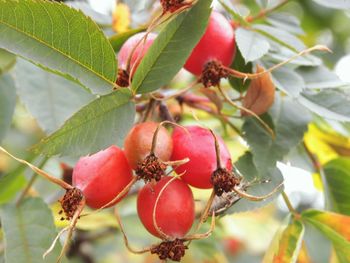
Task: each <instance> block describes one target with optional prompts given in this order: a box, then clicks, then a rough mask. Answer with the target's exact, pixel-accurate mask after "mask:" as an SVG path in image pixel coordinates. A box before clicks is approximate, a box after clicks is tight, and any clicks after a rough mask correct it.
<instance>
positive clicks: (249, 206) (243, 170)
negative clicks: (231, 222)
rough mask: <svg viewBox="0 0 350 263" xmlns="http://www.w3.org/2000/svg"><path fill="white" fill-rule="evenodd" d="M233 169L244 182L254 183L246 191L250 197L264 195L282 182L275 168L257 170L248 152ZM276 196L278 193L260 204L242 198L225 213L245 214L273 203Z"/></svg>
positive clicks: (280, 175) (281, 177) (278, 171)
mask: <svg viewBox="0 0 350 263" xmlns="http://www.w3.org/2000/svg"><path fill="white" fill-rule="evenodd" d="M235 167H236V168H237V170H238V171H239V172H240V174H241V175H242V176H243V178H244V180H245V181H246V182H256V183H255V184H253V185H252V186H250V187H249V188H248V189H247V192H248V193H249V194H252V195H256V196H261V195H266V194H268V193H269V192H271V191H272V190H273V189H274V188H275V187H277V186H278V185H279V184H280V183H281V182H283V176H282V174H281V172H280V170H279V169H278V168H277V167H273V168H269V169H267V170H265V171H260V170H258V169H257V168H256V166H255V164H254V163H253V156H252V154H251V153H249V152H247V153H245V154H244V155H243V156H242V157H240V158H239V160H238V161H237V162H236V163H235ZM263 181H265V183H263ZM266 181H268V182H266ZM281 190H282V189H281ZM278 195H279V192H278V193H276V194H274V195H273V196H272V197H270V198H268V199H266V200H264V201H260V202H254V201H249V200H247V199H243V198H242V199H240V200H239V201H238V202H237V203H235V204H234V205H233V206H232V207H231V208H230V209H228V210H227V213H228V214H230V213H237V212H245V211H249V210H254V209H257V208H260V207H263V206H265V205H267V204H269V203H271V202H272V201H274V200H275V199H276V198H277V196H278Z"/></svg>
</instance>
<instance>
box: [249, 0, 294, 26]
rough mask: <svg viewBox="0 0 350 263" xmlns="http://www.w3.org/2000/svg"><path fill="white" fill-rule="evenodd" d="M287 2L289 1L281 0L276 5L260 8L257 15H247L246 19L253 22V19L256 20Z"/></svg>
mask: <svg viewBox="0 0 350 263" xmlns="http://www.w3.org/2000/svg"><path fill="white" fill-rule="evenodd" d="M289 2H290V0H283V1H281V2H280V3H278V4H277V5H275V6H273V7H271V8H267V9H262V10H260V12H259V13H258V14H257V15H255V16H248V17H247V18H246V21H247V22H249V23H251V22H253V21H255V20H257V19H260V18H263V17H265V16H266V15H268V14H270V13H272V12H274V11H276V10H277V9H279V8H281V7H282V6H284V5H285V4H287V3H289Z"/></svg>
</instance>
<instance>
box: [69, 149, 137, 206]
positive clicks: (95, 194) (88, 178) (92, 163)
mask: <svg viewBox="0 0 350 263" xmlns="http://www.w3.org/2000/svg"><path fill="white" fill-rule="evenodd" d="M131 180H132V171H131V168H130V166H129V164H128V162H127V160H126V158H125V155H124V152H123V151H122V150H121V149H119V148H118V147H116V146H110V147H109V148H107V149H106V150H103V151H100V152H98V153H95V154H93V155H91V156H86V157H82V158H80V160H79V161H78V162H77V163H76V165H75V167H74V170H73V185H74V186H75V187H77V188H78V189H80V190H81V191H82V192H83V193H84V196H85V199H86V204H87V205H88V206H90V207H92V208H100V207H102V206H103V205H105V204H107V203H108V202H110V201H111V200H112V199H113V198H115V197H116V196H117V195H118V194H119V193H120V192H121V191H122V190H123V189H124V188H125V187H126V186H127V185H128V184H129V183H130V181H131ZM120 200H121V198H120V199H119V200H117V202H119V201H120ZM117 202H116V203H117Z"/></svg>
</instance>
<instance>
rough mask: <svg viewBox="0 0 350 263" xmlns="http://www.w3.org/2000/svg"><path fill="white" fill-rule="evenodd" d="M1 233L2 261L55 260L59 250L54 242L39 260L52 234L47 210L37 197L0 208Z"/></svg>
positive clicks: (51, 223)
mask: <svg viewBox="0 0 350 263" xmlns="http://www.w3.org/2000/svg"><path fill="white" fill-rule="evenodd" d="M0 216H1V224H2V227H3V231H4V236H5V261H6V262H16V263H34V262H35V263H39V262H55V261H56V258H57V257H58V255H59V252H60V245H59V244H57V245H56V247H55V248H54V250H53V251H52V252H51V253H50V254H49V255H48V256H47V258H46V260H43V254H44V252H45V251H46V250H47V249H48V248H49V247H50V245H51V243H52V241H53V240H54V238H55V237H56V234H57V233H56V228H55V225H54V224H53V217H52V213H51V210H50V209H49V208H48V206H47V205H46V204H45V203H44V202H43V201H42V200H41V199H39V198H28V199H25V200H24V201H23V203H22V204H21V205H20V207H16V205H7V206H6V207H4V208H3V209H1V213H0Z"/></svg>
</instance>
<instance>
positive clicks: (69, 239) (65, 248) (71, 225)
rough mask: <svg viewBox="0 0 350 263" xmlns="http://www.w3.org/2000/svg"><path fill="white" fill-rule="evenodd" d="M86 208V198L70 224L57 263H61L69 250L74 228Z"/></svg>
mask: <svg viewBox="0 0 350 263" xmlns="http://www.w3.org/2000/svg"><path fill="white" fill-rule="evenodd" d="M84 207H85V198H83V200H82V201H81V203H80V204H79V207H78V209H77V211H75V213H74V216H73V218H72V221H71V222H70V225H69V227H68V234H67V237H66V240H65V241H64V244H63V247H62V250H61V253H60V255H59V256H58V258H57V260H56V263H60V262H61V260H62V258H63V256H64V255H65V253H66V251H67V249H68V245H69V242H70V241H71V239H72V236H73V231H74V228H75V226H76V224H77V222H78V219H79V218H80V214H81V212H82V211H83V209H84Z"/></svg>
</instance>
